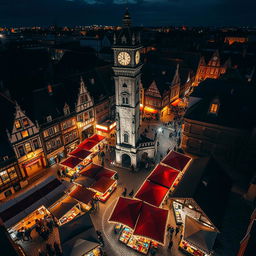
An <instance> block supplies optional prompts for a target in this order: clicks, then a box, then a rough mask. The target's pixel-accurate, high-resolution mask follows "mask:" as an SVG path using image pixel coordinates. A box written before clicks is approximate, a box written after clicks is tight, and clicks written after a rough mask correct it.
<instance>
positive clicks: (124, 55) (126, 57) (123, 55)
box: [117, 52, 131, 66]
mask: <svg viewBox="0 0 256 256" xmlns="http://www.w3.org/2000/svg"><path fill="white" fill-rule="evenodd" d="M117 60H118V62H119V63H120V64H121V65H123V66H127V65H129V64H130V62H131V56H130V54H129V53H128V52H120V53H119V54H118V56H117Z"/></svg>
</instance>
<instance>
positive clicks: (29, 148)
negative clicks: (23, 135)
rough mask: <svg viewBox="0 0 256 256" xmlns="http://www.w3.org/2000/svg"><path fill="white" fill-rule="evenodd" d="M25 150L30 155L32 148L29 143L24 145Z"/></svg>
mask: <svg viewBox="0 0 256 256" xmlns="http://www.w3.org/2000/svg"><path fill="white" fill-rule="evenodd" d="M25 150H26V152H27V153H30V152H31V151H32V148H31V145H30V143H29V142H28V143H26V144H25Z"/></svg>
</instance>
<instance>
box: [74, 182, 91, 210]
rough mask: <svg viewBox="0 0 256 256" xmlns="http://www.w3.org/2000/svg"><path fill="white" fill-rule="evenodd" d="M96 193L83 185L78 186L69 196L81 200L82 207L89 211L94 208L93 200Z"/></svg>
mask: <svg viewBox="0 0 256 256" xmlns="http://www.w3.org/2000/svg"><path fill="white" fill-rule="evenodd" d="M95 195H96V193H95V192H93V191H91V190H89V189H87V188H85V187H82V186H77V187H76V188H75V189H74V190H73V191H72V192H71V193H70V194H69V196H71V197H73V198H74V199H76V200H77V201H79V202H80V203H81V204H82V205H81V206H82V208H83V209H84V210H86V211H89V210H90V209H91V208H92V205H91V202H92V200H93V199H94V197H95Z"/></svg>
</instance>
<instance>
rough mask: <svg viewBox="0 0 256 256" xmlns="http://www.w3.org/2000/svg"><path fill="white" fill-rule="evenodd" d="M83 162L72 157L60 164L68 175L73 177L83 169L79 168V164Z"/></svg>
mask: <svg viewBox="0 0 256 256" xmlns="http://www.w3.org/2000/svg"><path fill="white" fill-rule="evenodd" d="M82 162H83V160H82V159H80V158H77V157H73V156H70V157H68V158H67V159H65V160H64V161H62V162H61V163H60V165H62V166H63V167H64V168H65V172H66V175H67V176H69V177H72V176H73V175H75V174H76V173H78V172H79V171H80V169H82V168H83V167H79V164H81V163H82Z"/></svg>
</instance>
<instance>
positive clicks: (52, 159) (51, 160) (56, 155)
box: [47, 147, 65, 166]
mask: <svg viewBox="0 0 256 256" xmlns="http://www.w3.org/2000/svg"><path fill="white" fill-rule="evenodd" d="M64 157H65V149H64V147H61V148H59V149H58V150H55V151H54V152H52V153H50V154H48V155H47V161H48V164H49V166H52V165H54V164H58V163H59V162H60V161H61V160H62V159H63V158H64Z"/></svg>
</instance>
